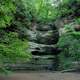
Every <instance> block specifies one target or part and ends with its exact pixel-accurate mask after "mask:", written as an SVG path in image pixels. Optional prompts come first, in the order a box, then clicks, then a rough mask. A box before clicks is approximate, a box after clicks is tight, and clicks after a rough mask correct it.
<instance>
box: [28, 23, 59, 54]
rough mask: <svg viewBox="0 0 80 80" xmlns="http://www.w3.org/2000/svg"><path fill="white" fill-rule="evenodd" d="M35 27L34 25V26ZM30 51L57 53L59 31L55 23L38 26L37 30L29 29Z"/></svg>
mask: <svg viewBox="0 0 80 80" xmlns="http://www.w3.org/2000/svg"><path fill="white" fill-rule="evenodd" d="M32 28H34V27H32ZM27 36H28V40H29V41H30V42H29V45H30V49H29V50H30V51H31V52H32V53H33V54H34V53H35V55H36V54H52V55H54V54H56V53H58V52H57V50H58V49H57V48H56V47H54V44H56V43H57V42H58V39H59V33H58V30H57V28H56V27H55V25H52V24H45V25H38V26H36V28H35V30H32V29H31V30H27Z"/></svg>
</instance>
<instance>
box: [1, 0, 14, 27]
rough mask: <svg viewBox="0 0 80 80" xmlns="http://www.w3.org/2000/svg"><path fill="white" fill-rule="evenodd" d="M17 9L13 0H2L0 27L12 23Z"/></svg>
mask: <svg viewBox="0 0 80 80" xmlns="http://www.w3.org/2000/svg"><path fill="white" fill-rule="evenodd" d="M15 10H16V8H15V5H14V4H13V2H12V0H0V28H4V27H7V25H10V24H11V21H12V20H13V13H14V12H15Z"/></svg>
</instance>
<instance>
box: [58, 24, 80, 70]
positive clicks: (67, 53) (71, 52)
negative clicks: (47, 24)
mask: <svg viewBox="0 0 80 80" xmlns="http://www.w3.org/2000/svg"><path fill="white" fill-rule="evenodd" d="M64 28H65V30H66V33H64V34H63V35H62V36H61V37H60V39H59V42H58V44H57V45H58V46H59V47H60V48H62V52H61V53H60V55H59V57H60V61H61V63H60V66H61V67H62V66H63V67H62V68H63V69H68V68H72V67H73V66H72V62H73V61H80V44H79V43H80V32H77V31H75V29H74V28H75V26H74V24H73V25H72V26H71V25H70V24H67V25H66V26H65V27H64Z"/></svg>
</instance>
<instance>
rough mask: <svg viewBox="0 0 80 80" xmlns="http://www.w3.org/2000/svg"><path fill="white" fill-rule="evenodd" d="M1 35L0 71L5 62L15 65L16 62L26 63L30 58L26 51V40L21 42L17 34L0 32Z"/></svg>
mask: <svg viewBox="0 0 80 80" xmlns="http://www.w3.org/2000/svg"><path fill="white" fill-rule="evenodd" d="M0 33H1V32H0ZM1 35H2V36H1V38H0V62H1V64H0V65H2V66H0V69H2V68H3V67H4V64H5V63H6V62H8V63H15V62H16V61H27V60H28V59H29V58H30V57H31V54H30V52H29V51H28V50H27V48H28V42H27V40H24V41H21V40H20V39H19V38H18V34H17V33H14V32H9V33H6V32H2V33H1ZM4 70H5V68H4Z"/></svg>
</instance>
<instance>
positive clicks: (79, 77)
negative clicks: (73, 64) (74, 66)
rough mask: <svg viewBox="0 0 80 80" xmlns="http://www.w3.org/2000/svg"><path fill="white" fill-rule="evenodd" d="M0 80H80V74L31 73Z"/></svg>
mask: <svg viewBox="0 0 80 80" xmlns="http://www.w3.org/2000/svg"><path fill="white" fill-rule="evenodd" d="M0 80H80V73H60V72H56V73H51V72H38V73H37V72H35V73H33V72H29V73H14V74H12V75H10V76H8V77H7V78H5V79H0Z"/></svg>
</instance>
